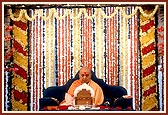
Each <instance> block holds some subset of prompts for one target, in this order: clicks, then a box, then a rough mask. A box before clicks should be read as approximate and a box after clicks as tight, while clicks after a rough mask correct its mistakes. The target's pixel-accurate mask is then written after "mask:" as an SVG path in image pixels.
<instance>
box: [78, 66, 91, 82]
mask: <svg viewBox="0 0 168 115" xmlns="http://www.w3.org/2000/svg"><path fill="white" fill-rule="evenodd" d="M91 76H92V74H91V70H90V69H89V68H88V67H86V66H84V67H82V68H81V69H80V71H79V80H80V81H81V82H82V83H89V81H90V80H91Z"/></svg>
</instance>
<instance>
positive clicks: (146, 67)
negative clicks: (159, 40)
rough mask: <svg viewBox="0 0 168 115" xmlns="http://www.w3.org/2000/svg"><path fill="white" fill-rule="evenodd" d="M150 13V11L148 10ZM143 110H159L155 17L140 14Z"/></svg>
mask: <svg viewBox="0 0 168 115" xmlns="http://www.w3.org/2000/svg"><path fill="white" fill-rule="evenodd" d="M146 13H150V12H146ZM140 46H141V48H140V50H141V65H142V67H141V83H142V86H141V87H142V97H141V100H142V101H141V109H142V111H152V110H158V99H157V96H158V94H157V78H156V77H157V76H156V51H155V49H156V41H155V18H154V17H151V18H146V17H144V16H143V15H142V14H141V15H140Z"/></svg>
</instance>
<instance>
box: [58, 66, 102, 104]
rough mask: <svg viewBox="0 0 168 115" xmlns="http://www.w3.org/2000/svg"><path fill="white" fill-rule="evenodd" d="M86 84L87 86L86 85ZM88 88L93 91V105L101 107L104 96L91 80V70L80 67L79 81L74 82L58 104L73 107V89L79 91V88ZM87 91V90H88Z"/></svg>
mask: <svg viewBox="0 0 168 115" xmlns="http://www.w3.org/2000/svg"><path fill="white" fill-rule="evenodd" d="M86 84H87V85H86ZM82 85H83V86H84V87H85V88H86V87H90V88H92V89H93V91H94V97H93V99H94V101H93V102H94V105H101V104H102V103H103V101H104V95H103V91H102V89H101V87H100V86H99V85H98V84H97V83H96V82H94V81H93V80H91V70H90V69H89V68H87V67H82V68H81V69H80V71H79V79H78V80H75V81H74V82H73V83H72V84H71V86H70V88H69V90H68V92H67V93H66V94H65V99H64V100H63V101H62V102H61V103H60V105H73V104H74V99H75V96H74V95H75V92H76V90H75V89H79V88H80V87H81V86H82ZM88 89H89V88H88Z"/></svg>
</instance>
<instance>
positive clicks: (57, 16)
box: [9, 5, 159, 21]
mask: <svg viewBox="0 0 168 115" xmlns="http://www.w3.org/2000/svg"><path fill="white" fill-rule="evenodd" d="M158 7H159V5H156V6H155V9H154V10H153V11H152V12H151V13H150V14H147V13H146V12H145V11H144V10H143V9H142V7H140V6H136V8H135V10H134V11H133V13H132V14H130V15H127V14H126V13H125V11H124V10H123V8H122V7H116V9H115V11H114V12H113V13H112V14H111V15H110V16H108V15H106V14H105V13H104V12H103V10H102V9H101V8H97V9H96V10H95V13H94V14H93V15H92V16H88V14H87V12H86V9H85V8H81V9H80V10H79V13H78V15H77V16H76V17H74V14H73V13H71V11H70V9H66V10H65V13H64V14H63V15H59V13H58V12H57V11H56V9H54V8H51V9H49V12H50V13H49V15H48V16H46V17H44V16H43V14H42V11H41V10H40V9H37V10H35V14H34V15H33V16H32V17H31V18H30V17H29V16H28V14H27V11H26V10H24V9H21V10H20V13H19V15H18V17H17V18H15V17H14V15H13V13H12V9H9V14H10V17H11V19H12V20H14V21H19V20H21V18H22V16H23V15H24V16H25V17H26V19H27V20H29V21H33V20H34V19H35V18H36V17H37V15H38V14H39V15H40V16H41V17H42V19H44V20H48V19H50V18H51V17H52V15H54V17H56V18H57V19H58V20H61V19H64V18H65V17H66V16H67V15H70V17H71V18H73V19H76V18H80V16H81V15H82V14H84V15H85V17H87V18H88V19H91V18H94V17H96V15H97V13H100V14H101V16H103V17H104V18H112V17H113V16H114V15H115V14H116V13H117V11H118V10H120V12H121V13H122V16H124V17H126V18H131V17H132V16H134V15H135V14H136V13H137V11H138V9H139V11H140V12H141V14H142V15H143V16H144V17H147V18H151V17H153V16H154V14H155V13H156V11H157V10H158Z"/></svg>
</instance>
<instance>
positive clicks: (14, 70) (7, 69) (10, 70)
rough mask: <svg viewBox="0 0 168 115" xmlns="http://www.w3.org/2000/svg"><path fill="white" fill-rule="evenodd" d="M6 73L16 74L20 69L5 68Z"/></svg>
mask: <svg viewBox="0 0 168 115" xmlns="http://www.w3.org/2000/svg"><path fill="white" fill-rule="evenodd" d="M4 70H5V71H9V72H12V71H13V72H16V71H18V70H19V69H18V68H5V69H4Z"/></svg>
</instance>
